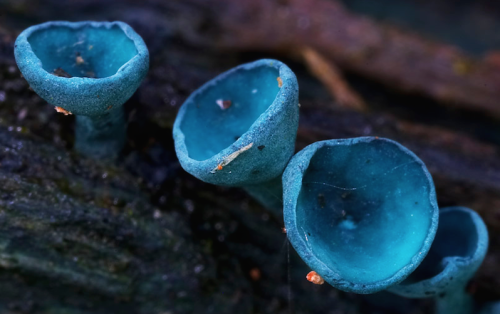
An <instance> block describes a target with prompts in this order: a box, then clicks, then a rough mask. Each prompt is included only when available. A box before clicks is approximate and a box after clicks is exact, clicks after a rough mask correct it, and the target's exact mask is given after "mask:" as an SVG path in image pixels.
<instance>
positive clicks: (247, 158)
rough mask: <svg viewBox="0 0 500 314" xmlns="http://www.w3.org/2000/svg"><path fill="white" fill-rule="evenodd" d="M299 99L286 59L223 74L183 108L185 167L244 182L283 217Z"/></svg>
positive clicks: (218, 180) (179, 124)
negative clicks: (286, 173)
mask: <svg viewBox="0 0 500 314" xmlns="http://www.w3.org/2000/svg"><path fill="white" fill-rule="evenodd" d="M277 78H280V80H281V82H282V86H281V87H279V86H278V84H276V80H277ZM228 101H230V102H228ZM214 104H217V105H214ZM229 104H230V105H229ZM297 104H298V84H297V79H296V77H295V75H294V74H293V72H292V71H291V70H290V69H289V68H288V67H287V66H286V65H285V64H284V63H282V62H280V61H276V60H259V61H255V62H252V63H247V64H243V65H240V66H238V67H236V68H233V69H231V70H229V71H227V72H225V73H223V74H221V75H219V76H218V77H216V78H214V79H213V80H211V81H209V82H207V83H206V84H205V85H203V86H202V87H200V88H199V89H198V90H196V91H195V92H194V93H193V94H191V96H189V98H188V99H187V100H186V101H185V102H184V104H183V105H182V107H181V108H180V110H179V113H178V115H177V118H176V120H175V124H174V129H173V136H174V140H175V150H176V153H177V157H178V158H179V161H180V163H181V166H182V167H183V168H184V169H185V170H186V171H187V172H189V173H190V174H192V175H193V176H195V177H197V178H198V179H200V180H202V181H204V182H208V183H212V184H216V185H223V186H237V187H243V188H245V189H246V190H247V191H248V192H249V193H250V194H251V195H252V196H253V197H255V198H257V200H259V201H260V202H261V203H263V204H264V205H265V206H267V207H269V208H274V209H275V210H276V214H277V215H278V216H281V215H282V211H281V209H282V206H283V205H282V201H281V195H282V187H281V186H282V184H281V174H282V173H283V170H284V169H285V167H286V165H287V163H288V161H289V159H290V158H291V157H292V155H293V153H294V147H295V137H296V134H297V128H298V120H299V116H298V114H299V110H298V109H299V108H298V105H297ZM221 109H222V110H221ZM264 147H265V149H263V148H264Z"/></svg>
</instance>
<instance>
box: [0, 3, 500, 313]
mask: <svg viewBox="0 0 500 314" xmlns="http://www.w3.org/2000/svg"><path fill="white" fill-rule="evenodd" d="M207 3H208V4H207ZM207 3H205V2H202V1H194V0H190V1H187V2H185V1H179V2H176V1H174V2H160V1H153V0H150V1H145V2H144V3H143V5H142V6H139V5H137V4H135V3H134V2H133V1H129V2H123V3H122V4H121V6H120V9H119V10H110V9H109V8H108V7H105V6H103V5H102V4H101V2H99V1H75V2H72V4H71V5H70V4H68V3H61V2H59V1H47V2H46V3H45V4H44V5H40V4H36V3H33V4H32V5H27V6H25V7H23V8H19V7H18V6H16V5H15V4H14V2H6V4H5V5H4V7H3V8H5V12H6V13H5V15H3V16H2V17H0V21H3V22H2V23H1V24H0V96H1V97H0V312H2V313H39V312H51V313H110V312H120V313H237V312H241V313H289V312H290V311H291V312H292V313H328V311H330V312H332V313H358V312H363V313H365V312H366V313H371V312H370V311H371V310H373V308H375V307H374V306H373V305H372V303H371V301H370V300H369V299H367V298H365V297H361V296H357V295H352V294H346V293H341V292H339V291H336V290H335V289H332V288H331V287H329V286H328V285H323V286H320V287H319V286H312V285H311V284H310V283H308V282H306V281H305V279H304V277H305V275H306V274H307V272H308V268H307V267H306V266H305V265H304V264H303V263H302V262H301V261H300V260H299V259H298V257H297V256H296V255H295V254H294V252H293V249H292V248H291V247H289V246H287V245H286V238H285V235H284V234H283V233H282V232H281V227H282V223H281V222H280V221H278V220H276V219H274V218H273V217H272V216H271V215H270V214H269V213H267V211H266V210H265V209H263V208H261V207H260V206H259V205H258V204H257V203H255V202H254V201H253V200H251V199H249V198H248V197H247V196H246V195H245V194H244V193H243V192H242V191H240V190H238V189H226V188H218V187H214V186H210V185H207V184H203V183H201V182H198V181H197V180H195V179H194V178H192V177H191V176H189V175H187V174H186V173H184V172H183V171H182V169H181V168H180V166H179V164H178V162H177V160H176V157H175V153H174V151H173V143H172V140H171V126H172V123H173V120H174V119H175V114H176V112H177V110H178V108H179V106H180V105H181V104H182V101H183V100H184V99H185V98H186V97H187V95H189V93H190V92H191V91H193V90H194V89H196V88H197V87H198V86H200V85H201V84H202V83H203V82H205V81H206V80H208V79H210V78H211V77H213V76H215V75H217V74H218V73H220V72H222V71H224V70H226V69H228V68H230V67H232V66H235V65H237V64H239V63H241V62H244V61H247V60H251V59H255V58H259V57H262V56H263V55H264V56H271V57H280V58H283V59H284V60H283V61H285V62H287V63H289V64H291V65H292V68H293V70H294V71H296V73H297V74H298V76H299V83H300V86H301V100H300V102H301V112H300V114H301V118H300V126H299V133H298V139H297V149H301V148H303V147H304V146H306V145H308V144H310V143H312V142H314V141H318V140H323V139H330V138H345V137H355V136H367V135H372V136H380V137H388V138H391V139H394V140H397V141H399V142H401V143H402V144H403V145H405V146H407V147H408V148H410V149H411V150H413V151H414V152H415V153H416V154H417V155H418V156H419V157H421V158H422V160H424V162H425V163H426V165H427V166H428V168H429V170H430V171H431V173H432V175H433V177H434V180H435V184H436V188H437V192H438V198H439V204H440V206H449V205H462V206H468V207H471V208H473V209H475V210H477V211H478V212H479V213H480V214H481V216H482V217H483V219H485V221H486V223H487V225H488V228H489V231H490V238H491V247H490V250H489V253H488V256H487V258H486V260H485V263H484V264H483V266H482V267H481V269H480V271H479V273H478V275H477V276H476V278H475V279H474V281H473V283H471V286H470V287H471V288H470V289H471V293H473V294H474V295H475V296H476V297H477V298H478V299H480V300H493V299H500V276H499V275H498V273H497V271H496V270H497V265H498V263H499V261H500V142H499V141H497V140H496V139H497V138H498V137H497V136H495V135H491V136H489V135H488V134H489V133H490V132H498V131H499V129H497V128H494V125H495V122H492V119H491V118H488V117H486V116H485V115H484V116H483V115H470V116H469V110H470V109H471V108H472V110H479V111H483V112H487V113H491V114H496V113H497V112H500V111H498V109H497V107H498V103H497V102H495V101H493V100H495V99H500V98H499V97H498V95H497V94H498V93H499V91H500V89H499V88H497V85H498V82H499V80H498V72H497V71H493V68H490V67H488V66H487V65H486V64H485V63H484V61H482V60H472V61H471V59H469V58H470V57H468V56H465V55H464V54H462V53H461V52H459V50H458V49H456V48H450V46H449V45H444V44H439V43H433V44H430V43H429V42H428V41H426V40H425V39H422V38H421V37H419V36H416V35H414V34H406V33H404V32H401V31H399V30H397V29H395V28H392V27H388V26H385V25H384V26H381V25H379V24H378V23H377V22H375V21H372V20H370V19H367V18H360V17H358V16H356V15H355V14H352V13H350V12H348V11H346V10H345V9H344V8H343V7H342V6H340V5H338V4H337V3H336V2H335V1H320V0H314V1H313V0H309V1H302V2H301V1H297V0H290V1H283V2H281V1H278V2H271V1H268V2H265V1H258V0H257V1H241V2H238V3H239V4H238V6H235V5H234V3H236V1H234V2H232V1H224V0H220V1H215V0H211V1H209V2H207ZM276 3H281V4H276ZM115 4H116V3H115ZM312 4H316V5H312ZM0 5H3V4H0ZM273 5H280V8H281V9H283V8H288V10H289V11H288V12H289V13H288V14H289V15H288V17H286V16H285V17H280V16H279V14H278V15H273V14H271V13H269V12H281V11H279V10H278V11H276V10H277V9H276V8H275V7H272V6H273ZM70 9H71V10H70ZM266 10H269V12H267V11H266ZM273 10H274V11H273ZM54 12H59V14H64V16H65V17H67V19H79V20H83V19H119V20H123V21H125V22H128V23H130V24H131V25H132V26H133V27H134V28H135V29H136V30H137V31H138V32H139V33H140V34H141V35H142V36H143V37H144V38H145V40H146V42H147V44H148V47H149V48H150V53H151V66H150V68H151V69H150V72H149V75H148V77H147V78H146V80H145V82H144V83H143V85H142V86H141V87H140V88H139V90H138V92H137V93H136V95H135V96H134V97H133V98H132V99H131V100H129V101H128V102H127V104H126V109H127V112H128V114H129V117H130V118H129V120H130V124H129V130H128V143H127V147H126V149H125V151H124V152H123V154H122V156H121V158H120V160H119V161H118V162H117V164H114V165H110V164H106V163H102V162H101V161H98V160H91V159H87V158H83V157H81V156H78V155H77V154H75V153H73V152H72V150H71V147H72V143H73V134H72V133H73V123H74V121H73V118H72V117H65V116H63V115H58V114H57V113H56V112H55V110H54V109H53V107H52V106H50V105H48V104H46V103H45V102H44V101H43V100H41V99H40V98H39V97H38V96H36V94H35V93H33V92H32V91H30V90H29V89H28V85H27V83H26V82H25V81H24V79H23V78H22V77H21V76H20V73H19V72H18V70H17V67H16V66H15V62H14V59H13V54H12V49H13V41H14V40H15V37H16V35H17V34H18V33H19V32H20V31H21V30H22V29H23V28H24V27H27V26H29V25H31V24H34V23H37V22H41V21H44V20H50V19H60V16H56V15H55V13H54ZM215 12H219V14H216V13H215ZM266 12H267V13H266ZM326 13H330V14H334V16H336V17H337V19H333V18H332V19H326V18H325V17H324V16H326V15H327V14H326ZM297 14H301V15H304V16H307V17H309V21H310V24H309V26H308V29H309V31H310V30H311V29H317V28H318V27H320V26H317V23H319V24H318V25H322V26H321V27H322V28H321V29H325V30H324V31H323V32H321V31H313V32H309V33H308V32H306V30H301V26H300V25H302V24H300V23H299V25H298V26H294V27H295V28H294V27H292V24H290V23H292V22H291V21H295V22H294V23H297ZM316 16H319V17H322V18H318V19H312V18H311V17H316ZM250 17H251V18H250ZM303 21H304V20H303ZM311 21H314V22H311ZM335 21H336V23H337V24H338V25H337V24H335V23H333V22H335ZM236 22H238V23H236ZM320 22H321V23H320ZM341 22H343V24H342V23H341ZM303 23H305V22H303ZM332 23H333V24H332ZM346 23H347V24H346ZM339 25H342V26H343V27H340V26H339ZM345 25H351V28H349V27H344V26H345ZM326 26H328V27H326ZM297 27H298V28H297ZM367 28H368V29H371V30H370V32H368V33H365V31H364V30H366V29H367ZM311 34H312V35H311ZM366 37H368V38H375V39H376V40H375V41H373V42H370V41H369V40H368V39H366ZM360 38H361V39H360ZM339 40H341V41H340V42H339ZM342 40H344V41H342ZM380 40H384V42H385V43H387V45H384V46H381V45H380ZM367 41H368V43H369V44H367V43H366V42H367ZM304 43H307V45H308V46H312V47H315V49H317V50H318V51H321V52H322V53H323V54H325V55H328V56H331V58H332V59H333V60H334V61H335V62H337V64H339V66H340V67H341V68H343V69H346V70H349V71H353V72H354V73H357V75H358V76H356V79H355V81H358V82H361V83H360V86H363V85H370V83H369V82H370V81H371V80H376V81H378V82H382V85H381V86H384V85H387V86H390V89H391V90H392V89H396V90H399V91H400V92H399V93H400V94H401V95H399V94H398V95H399V96H398V97H397V100H398V101H401V100H402V101H401V104H400V103H397V104H394V103H392V102H394V97H391V96H387V97H386V98H383V100H382V102H384V105H383V106H378V105H376V103H377V102H378V100H374V99H375V98H374V97H372V96H373V95H372V94H370V89H367V90H368V92H365V94H364V95H363V96H364V99H365V100H366V102H367V105H368V107H371V110H370V111H368V112H363V113H361V112H355V111H350V110H347V109H344V108H342V107H341V106H338V105H337V104H336V103H335V102H334V101H331V100H329V99H328V96H325V97H324V96H322V95H327V94H326V93H325V92H324V90H323V87H322V86H321V85H320V84H319V83H318V81H316V80H315V79H314V78H313V77H311V76H310V75H309V74H308V73H307V71H306V70H305V67H304V66H303V65H301V64H299V63H297V61H295V59H293V51H292V53H289V52H287V51H286V50H293V47H294V46H296V45H297V46H299V45H302V44H304ZM403 43H405V44H404V45H403V46H404V47H403V48H405V47H412V49H411V51H412V53H410V51H407V53H408V54H401V51H406V50H405V49H406V48H405V49H403V48H402V47H400V46H399V45H402V44H403ZM363 45H367V46H363ZM200 47H203V48H204V50H200ZM401 49H402V50H401ZM363 51H365V52H366V51H369V52H370V53H366V54H365V53H361V52H363ZM443 51H444V52H443ZM355 52H360V53H359V54H356V53H355ZM441 53H442V54H441ZM414 54H416V55H417V59H409V58H410V57H411V56H413V57H414ZM368 57H370V60H371V61H373V63H372V62H367V61H366V58H368ZM440 58H441V59H440ZM457 58H458V60H459V61H460V60H462V61H463V60H464V59H463V58H465V61H466V62H472V64H473V65H474V70H473V71H472V72H470V73H466V74H460V75H457V73H456V72H454V71H455V70H456V69H455V70H454V69H453V64H452V63H451V62H452V61H453V62H455V61H456V59H457ZM412 60H413V61H412ZM389 61H391V62H396V63H395V66H394V69H392V68H391V69H387V68H386V67H385V65H386V64H387V63H388V62H389ZM417 61H418V62H417ZM427 62H430V63H429V65H428V66H425V67H421V66H420V65H422V64H427ZM417 64H419V66H417ZM443 64H444V65H446V66H444V69H445V70H443V67H442V66H443ZM467 64H468V63H467ZM415 66H417V68H418V69H420V70H421V72H418V71H419V70H415V68H414V67H415ZM449 67H451V68H449ZM476 67H477V68H476ZM439 69H440V71H441V70H442V72H435V71H437V70H439ZM412 71H413V72H412ZM415 71H417V72H415ZM409 72H411V73H415V77H408V75H407V73H409ZM430 77H431V78H432V80H430V79H429V78H430ZM486 80H488V82H490V83H488V84H483V83H484V82H485V81H486ZM495 84H496V85H495ZM304 87H305V88H304ZM379 87H380V86H378V85H377V88H379ZM380 88H381V89H383V87H380ZM306 89H307V90H306ZM317 91H319V92H317ZM321 91H322V92H323V93H322V92H321ZM408 91H411V93H407V92H408ZM415 91H417V92H419V93H421V94H424V95H427V96H429V97H432V98H435V99H437V101H436V102H435V103H433V104H435V105H436V106H439V107H441V106H443V105H446V104H449V103H454V104H457V106H459V107H460V108H462V109H457V110H458V111H452V112H451V114H450V117H451V118H450V119H451V121H447V122H446V123H440V122H439V121H438V120H432V119H431V121H432V123H429V121H428V120H425V119H420V117H421V116H422V115H416V114H414V113H413V111H412V110H414V109H415V108H414V107H412V106H407V107H405V106H406V101H408V102H411V99H413V95H414V94H412V93H413V92H415ZM443 91H446V92H443ZM450 91H451V92H450ZM381 93H382V94H383V95H386V94H387V95H391V93H392V91H389V90H382V91H381ZM2 95H3V96H2ZM385 103H387V104H385ZM396 106H397V107H398V109H397V110H392V108H395V107H396ZM444 107H446V106H444ZM379 109H380V110H379ZM433 109H434V108H433V106H426V107H425V108H423V109H422V110H421V111H423V112H424V115H425V114H427V115H428V116H430V117H432V116H433V115H434V114H435V113H434V111H433ZM445 110H446V109H445ZM461 110H463V111H461ZM445 112H447V111H445ZM471 121H474V124H478V125H479V127H477V130H474V131H470V132H469V128H461V126H462V123H465V125H469V126H470V125H471V123H472V122H471ZM493 121H494V120H493ZM467 123H469V124H467ZM490 127H491V128H490ZM499 128H500V127H499ZM484 134H487V135H484ZM288 253H290V254H288ZM393 298H394V299H395V297H393ZM398 302H403V303H402V305H401V304H400V309H402V308H404V309H406V310H407V311H406V312H405V313H410V312H411V313H426V312H428V309H429V304H430V303H429V301H425V300H424V301H414V300H399V301H398ZM386 312H388V313H397V311H396V310H394V309H386Z"/></svg>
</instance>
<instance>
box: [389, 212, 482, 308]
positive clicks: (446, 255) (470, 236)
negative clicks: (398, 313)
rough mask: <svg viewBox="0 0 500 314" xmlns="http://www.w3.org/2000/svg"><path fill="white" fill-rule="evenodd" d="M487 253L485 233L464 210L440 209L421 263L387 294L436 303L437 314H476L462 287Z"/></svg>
mask: <svg viewBox="0 0 500 314" xmlns="http://www.w3.org/2000/svg"><path fill="white" fill-rule="evenodd" d="M487 250H488V230H487V229H486V225H485V224H484V222H483V220H482V219H481V217H480V216H479V215H478V214H477V213H476V212H474V211H473V210H471V209H468V208H465V207H448V208H444V209H442V210H441V212H440V215H439V227H438V230H437V234H436V238H435V239H434V243H433V244H432V246H431V249H430V251H429V254H428V255H427V257H426V258H425V259H424V261H423V262H422V264H420V266H419V267H418V268H417V269H416V270H415V271H414V272H413V273H412V274H411V275H410V276H409V277H408V278H406V280H405V281H403V282H401V283H400V284H398V285H395V286H393V287H390V289H389V291H391V292H393V293H396V294H398V295H401V296H405V297H410V298H429V297H434V298H435V300H436V313H437V314H471V313H476V311H475V308H474V303H473V300H472V297H471V296H470V295H469V294H467V292H466V286H467V283H468V282H469V280H470V279H471V278H472V277H473V276H474V273H475V272H476V271H477V269H478V268H479V266H480V265H481V263H482V262H483V259H484V257H485V255H486V252H487Z"/></svg>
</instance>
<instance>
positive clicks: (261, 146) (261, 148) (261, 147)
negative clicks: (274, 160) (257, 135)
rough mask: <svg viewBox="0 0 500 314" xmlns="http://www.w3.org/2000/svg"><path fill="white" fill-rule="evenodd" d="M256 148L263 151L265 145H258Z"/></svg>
mask: <svg viewBox="0 0 500 314" xmlns="http://www.w3.org/2000/svg"><path fill="white" fill-rule="evenodd" d="M257 148H258V149H259V150H263V149H264V148H266V146H265V145H260V146H258V147H257Z"/></svg>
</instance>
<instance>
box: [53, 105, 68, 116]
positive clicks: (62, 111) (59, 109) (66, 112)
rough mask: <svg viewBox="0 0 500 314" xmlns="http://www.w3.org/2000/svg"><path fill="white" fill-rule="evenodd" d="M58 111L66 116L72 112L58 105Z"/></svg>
mask: <svg viewBox="0 0 500 314" xmlns="http://www.w3.org/2000/svg"><path fill="white" fill-rule="evenodd" d="M55 109H56V111H57V112H60V113H63V114H64V115H65V116H67V115H69V114H72V113H71V112H69V111H68V110H65V109H63V108H61V107H56V108H55Z"/></svg>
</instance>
